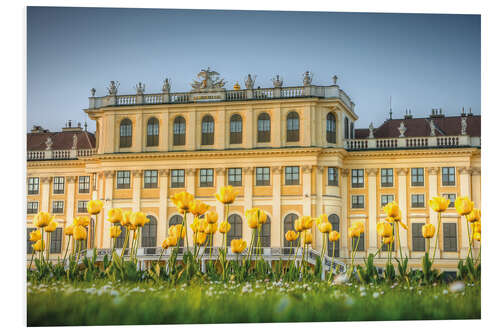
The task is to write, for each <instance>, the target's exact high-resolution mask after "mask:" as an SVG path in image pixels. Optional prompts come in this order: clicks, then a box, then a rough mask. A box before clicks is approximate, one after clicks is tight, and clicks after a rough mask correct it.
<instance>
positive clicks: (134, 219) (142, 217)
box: [130, 212, 149, 227]
mask: <svg viewBox="0 0 500 333" xmlns="http://www.w3.org/2000/svg"><path fill="white" fill-rule="evenodd" d="M130 222H131V223H132V224H133V225H135V226H137V227H144V225H145V224H146V223H148V222H149V219H148V218H147V216H146V214H144V213H143V212H133V213H132V214H130Z"/></svg>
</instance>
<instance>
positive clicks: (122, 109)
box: [27, 97, 481, 270]
mask: <svg viewBox="0 0 500 333" xmlns="http://www.w3.org/2000/svg"><path fill="white" fill-rule="evenodd" d="M292 111H293V112H296V113H297V114H298V115H299V140H298V141H297V142H288V141H287V115H288V114H289V112H292ZM85 112H86V113H87V114H88V115H89V117H90V118H91V119H93V120H95V122H96V142H97V143H96V151H95V154H93V155H91V156H87V157H80V158H78V159H75V160H51V161H45V160H40V161H28V177H37V178H39V179H40V190H39V193H38V194H36V195H28V196H27V201H28V202H32V201H37V202H39V209H38V210H39V211H40V210H43V211H52V202H53V201H56V200H61V201H64V203H65V204H64V211H63V213H58V214H55V215H56V219H57V221H58V222H59V223H60V225H61V227H64V226H65V225H66V224H68V223H72V220H73V217H74V216H76V215H78V214H81V213H79V212H78V209H77V208H78V201H82V200H90V199H101V200H103V201H104V207H105V209H104V214H101V215H100V216H99V218H98V220H97V246H98V247H99V248H103V247H104V248H105V247H109V246H110V240H109V230H108V229H109V223H108V222H107V221H105V218H104V217H105V216H107V211H108V210H109V209H111V208H113V207H120V208H127V209H132V210H142V211H144V212H146V213H147V214H148V215H151V216H154V217H155V219H156V221H157V228H156V230H157V231H156V235H155V238H156V246H160V244H161V242H162V241H163V239H164V238H165V236H166V235H167V230H168V225H169V221H171V219H172V217H174V216H176V215H178V213H177V211H176V209H175V207H174V206H173V204H172V202H171V201H170V200H169V196H170V195H172V194H174V193H176V192H179V191H183V190H185V191H188V192H191V193H193V194H195V195H196V197H197V198H199V199H201V200H203V201H205V202H206V203H208V204H209V205H210V206H212V207H213V209H214V210H216V211H217V212H218V214H219V216H220V217H222V215H223V206H222V205H221V204H220V203H218V202H217V201H216V200H215V198H214V193H215V192H216V190H217V189H218V188H219V187H221V186H224V185H227V184H228V182H229V176H228V172H229V169H231V168H236V169H241V185H238V186H236V188H237V189H238V191H239V192H240V193H239V195H238V197H237V199H236V201H235V203H234V205H233V206H232V207H231V209H230V215H231V214H238V215H239V216H240V217H241V218H242V219H243V227H242V234H241V237H243V238H245V239H246V240H247V242H250V237H251V233H250V231H249V230H248V227H247V226H246V224H245V222H244V221H245V220H244V211H245V210H246V209H249V208H251V207H261V208H262V209H264V210H265V211H266V213H267V214H268V216H269V218H270V221H271V227H270V239H271V247H282V246H286V244H285V241H284V232H285V230H284V227H285V226H284V220H285V217H286V216H287V215H288V214H291V213H293V214H296V215H299V216H300V215H311V216H313V217H316V216H319V215H320V214H322V213H325V214H327V215H332V214H336V215H337V216H338V218H339V220H340V225H339V231H340V233H341V239H340V258H341V259H342V258H347V257H349V256H350V251H351V244H350V240H349V239H348V238H347V228H348V227H349V225H350V224H351V223H352V222H354V221H363V222H364V223H365V227H366V228H365V230H366V233H365V235H364V247H363V250H361V251H359V253H358V255H357V257H358V258H363V257H365V256H367V254H368V253H374V252H376V251H377V249H378V247H379V246H380V240H379V239H378V238H377V235H376V232H375V228H376V223H377V222H379V221H381V220H383V219H384V217H385V215H384V212H383V210H382V196H387V195H392V196H393V199H394V200H396V201H397V202H398V203H399V205H400V207H401V209H402V217H403V222H404V223H405V224H407V225H408V227H409V228H408V230H401V231H400V233H401V234H400V238H401V240H402V242H401V246H402V249H401V250H402V252H403V253H404V254H405V255H408V256H409V258H410V265H416V264H417V263H419V262H420V258H421V256H422V255H423V253H424V252H422V251H416V250H414V249H413V231H412V225H413V224H414V223H433V224H436V225H437V214H436V213H434V212H433V211H432V210H431V209H430V208H429V205H428V200H429V199H430V198H431V197H433V196H437V195H441V194H445V193H446V194H455V195H456V196H457V197H458V196H468V197H470V198H471V199H472V200H473V201H475V203H476V206H478V207H480V204H481V185H480V181H481V176H480V174H481V171H480V170H481V162H480V159H481V152H480V147H473V146H471V145H464V146H463V147H461V146H454V147H426V148H422V149H414V148H412V149H410V148H408V149H405V148H401V149H365V150H352V149H346V148H345V147H346V146H347V145H346V142H347V141H349V140H350V141H354V140H355V139H354V138H352V137H350V138H348V139H346V138H345V129H344V119H345V118H347V119H349V123H353V122H355V121H356V120H357V116H356V114H355V113H354V111H353V105H348V104H347V103H345V101H344V100H342V99H340V98H318V97H307V98H293V99H272V100H245V101H231V102H229V101H223V102H210V103H178V104H168V103H167V104H151V105H148V104H141V105H123V106H117V105H107V106H101V107H92V108H89V109H86V110H85ZM262 112H266V113H267V114H268V115H269V116H270V133H271V134H270V141H269V142H267V143H266V142H258V136H257V130H258V126H259V121H258V119H259V115H260V114H261V113H262ZM328 113H332V114H333V115H334V117H335V126H336V138H335V141H336V142H335V143H328V142H327V138H326V130H327V128H326V126H327V125H326V121H325V120H326V117H327V115H328ZM234 114H238V115H240V116H241V119H242V140H241V143H237V144H232V143H230V136H231V133H230V131H231V123H230V119H231V116H232V115H234ZM206 115H210V116H212V118H213V120H214V131H213V136H214V143H213V144H211V145H203V144H202V139H201V137H202V134H201V133H202V129H203V128H202V119H203V117H204V116H206ZM178 116H182V117H183V118H184V120H185V144H184V145H174V133H173V132H174V130H173V123H174V121H175V119H176V117H178ZM152 117H154V118H156V119H157V120H158V124H159V125H158V129H159V134H158V144H157V145H155V146H148V145H147V142H148V138H147V136H148V135H147V128H148V121H149V120H150V119H151V118H152ZM124 119H129V120H130V121H131V123H132V144H131V146H130V147H122V148H121V147H120V124H121V122H122V120H124ZM286 167H298V168H297V169H295V170H298V180H297V181H296V183H294V184H291V185H290V184H288V181H287V177H288V176H287V170H288V169H286ZM443 167H451V168H454V171H455V173H454V174H455V181H454V185H443V183H442V168H443ZM257 168H269V169H268V182H267V183H265V184H258V182H257V175H256V172H257ZM329 168H336V171H337V183H336V185H329V177H328V172H329V171H328V170H329ZM412 168H423V170H424V184H423V186H413V185H412V175H411V172H412V171H411V170H412ZM202 169H210V170H212V174H211V177H212V178H211V184H209V186H203V185H204V184H202V180H201V178H202V175H201V170H202ZM358 169H359V170H363V177H362V179H363V182H362V184H363V185H362V186H361V187H353V186H352V184H353V180H352V177H353V172H352V170H358ZM381 169H392V175H393V176H392V185H391V186H383V184H382V182H381ZM148 170H154V171H157V184H156V186H154V187H153V188H145V186H144V175H145V171H148ZM172 170H183V172H184V179H183V184H181V185H182V186H180V187H173V186H172V182H173V177H174V176H173V173H172ZM266 170H267V169H266ZM118 171H129V172H130V178H129V186H128V188H126V189H120V188H118V186H117V177H118ZM58 175H61V176H63V177H65V179H66V182H65V188H64V193H63V194H54V193H53V189H52V187H53V179H54V177H56V176H58ZM83 175H88V176H90V180H91V183H90V191H89V193H79V190H78V181H77V177H79V176H83ZM177 185H179V184H177ZM205 185H206V184H205ZM416 194H423V196H424V200H423V202H424V205H423V207H413V205H412V195H416ZM354 196H362V197H363V205H359V207H355V206H356V205H355V202H353V200H358V199H357V198H359V197H356V198H355V197H354ZM32 219H33V214H28V215H27V226H28V228H29V227H32V226H33V225H32ZM443 222H446V223H454V224H456V235H455V239H456V250H455V251H445V248H444V247H443V244H444V241H443V237H444V234H443V229H441V232H440V235H439V237H440V242H439V245H438V251H437V258H438V259H437V261H436V264H437V267H441V268H443V269H450V270H453V269H455V268H456V263H457V261H456V260H457V258H464V257H465V256H466V250H467V248H468V243H467V230H466V229H465V228H466V222H465V220H464V219H461V218H460V217H459V216H458V215H457V214H456V213H455V211H454V209H453V208H449V209H448V210H447V211H446V212H445V213H443ZM188 232H189V236H188V237H189V239H192V232H191V230H190V229H188ZM320 236H321V235H320V234H319V232H317V231H316V230H315V231H314V241H313V247H314V248H316V249H320V248H321V246H322V244H321V241H322V240H321V237H320ZM452 238H453V237H452ZM220 239H221V238H220V235H217V236H216V242H220ZM216 244H217V243H216ZM65 246H66V245H65V244H63V248H65ZM431 246H433V243H432V244H431ZM397 251H399V250H397ZM385 254H387V252H385V253H384V255H385ZM53 256H56V257H57V254H54V255H53ZM360 260H361V259H360ZM380 260H381V261H380V263H382V262H384V261H383V259H380Z"/></svg>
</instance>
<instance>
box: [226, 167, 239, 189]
mask: <svg viewBox="0 0 500 333" xmlns="http://www.w3.org/2000/svg"><path fill="white" fill-rule="evenodd" d="M227 184H228V185H231V186H241V168H230V169H228V170H227Z"/></svg>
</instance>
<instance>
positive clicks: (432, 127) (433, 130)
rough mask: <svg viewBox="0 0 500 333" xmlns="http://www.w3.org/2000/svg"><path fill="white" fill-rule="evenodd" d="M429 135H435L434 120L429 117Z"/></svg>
mask: <svg viewBox="0 0 500 333" xmlns="http://www.w3.org/2000/svg"><path fill="white" fill-rule="evenodd" d="M430 126H431V136H436V124H434V120H432V119H431V123H430Z"/></svg>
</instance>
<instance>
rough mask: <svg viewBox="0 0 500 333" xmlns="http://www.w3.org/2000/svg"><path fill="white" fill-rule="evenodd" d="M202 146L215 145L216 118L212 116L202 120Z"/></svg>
mask: <svg viewBox="0 0 500 333" xmlns="http://www.w3.org/2000/svg"><path fill="white" fill-rule="evenodd" d="M201 144H202V145H213V144H214V118H212V116H210V115H206V116H205V117H203V119H202V120H201Z"/></svg>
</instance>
